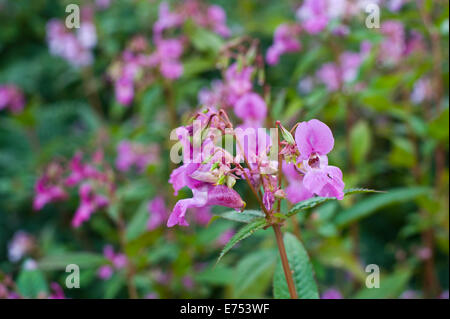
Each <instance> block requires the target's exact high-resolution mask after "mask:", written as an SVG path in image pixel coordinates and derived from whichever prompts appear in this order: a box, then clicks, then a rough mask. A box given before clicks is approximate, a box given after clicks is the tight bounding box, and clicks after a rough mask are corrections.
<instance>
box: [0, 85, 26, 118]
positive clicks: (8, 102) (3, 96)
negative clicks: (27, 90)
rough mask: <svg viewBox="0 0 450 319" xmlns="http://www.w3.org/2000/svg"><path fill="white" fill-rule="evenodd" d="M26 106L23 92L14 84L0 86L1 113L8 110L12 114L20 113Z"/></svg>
mask: <svg viewBox="0 0 450 319" xmlns="http://www.w3.org/2000/svg"><path fill="white" fill-rule="evenodd" d="M24 105H25V97H24V96H23V93H22V90H20V89H19V88H18V87H17V86H15V85H12V84H4V85H0V111H1V110H3V109H6V108H8V109H9V110H10V111H11V112H12V113H16V114H17V113H20V112H22V110H23V107H24Z"/></svg>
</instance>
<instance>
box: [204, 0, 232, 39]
mask: <svg viewBox="0 0 450 319" xmlns="http://www.w3.org/2000/svg"><path fill="white" fill-rule="evenodd" d="M207 15H208V20H209V21H210V24H211V25H212V29H213V31H214V32H216V33H217V34H219V35H221V36H223V37H228V36H230V33H231V32H230V29H228V27H227V25H226V23H227V15H226V13H225V10H223V9H222V7H220V6H218V5H212V6H209V7H208V12H207Z"/></svg>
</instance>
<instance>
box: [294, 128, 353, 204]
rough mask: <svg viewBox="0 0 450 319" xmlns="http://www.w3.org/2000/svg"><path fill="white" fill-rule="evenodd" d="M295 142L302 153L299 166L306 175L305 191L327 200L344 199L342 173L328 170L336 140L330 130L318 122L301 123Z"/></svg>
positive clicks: (304, 179) (333, 169) (336, 169)
mask: <svg viewBox="0 0 450 319" xmlns="http://www.w3.org/2000/svg"><path fill="white" fill-rule="evenodd" d="M295 142H296V144H297V148H298V150H299V152H300V156H299V158H298V161H299V162H298V165H299V167H300V170H301V172H302V173H303V174H304V178H303V185H304V186H305V188H306V190H307V191H309V192H311V193H313V194H316V195H319V196H324V197H336V198H337V199H342V198H343V197H344V186H345V185H344V182H343V181H342V172H341V170H340V169H339V168H338V167H335V166H328V158H327V156H326V155H327V154H328V153H329V152H330V151H331V150H332V149H333V146H334V138H333V134H332V133H331V130H330V128H329V127H328V126H327V125H326V124H324V123H322V122H320V121H318V120H315V119H313V120H310V121H308V122H302V123H300V124H299V125H298V126H297V129H296V131H295Z"/></svg>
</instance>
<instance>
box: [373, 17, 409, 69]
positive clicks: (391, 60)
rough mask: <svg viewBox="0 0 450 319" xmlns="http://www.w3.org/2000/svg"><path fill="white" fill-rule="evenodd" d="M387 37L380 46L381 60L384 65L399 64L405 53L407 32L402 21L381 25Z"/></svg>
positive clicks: (382, 31)
mask: <svg viewBox="0 0 450 319" xmlns="http://www.w3.org/2000/svg"><path fill="white" fill-rule="evenodd" d="M381 33H382V34H383V35H384V36H385V38H384V40H383V42H382V43H381V45H380V54H379V59H380V61H382V63H384V64H397V63H398V62H399V61H400V60H401V58H402V56H403V54H404V52H405V31H404V27H403V24H402V23H401V22H400V21H395V20H388V21H385V22H383V23H382V24H381Z"/></svg>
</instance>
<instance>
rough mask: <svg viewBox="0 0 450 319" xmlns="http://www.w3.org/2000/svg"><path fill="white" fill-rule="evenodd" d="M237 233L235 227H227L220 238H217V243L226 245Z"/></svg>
mask: <svg viewBox="0 0 450 319" xmlns="http://www.w3.org/2000/svg"><path fill="white" fill-rule="evenodd" d="M235 233H236V232H235V231H234V229H227V230H226V231H224V232H223V233H222V234H221V235H220V236H219V238H217V240H216V243H217V245H219V246H225V245H226V244H227V243H228V242H229V241H230V239H231V238H232V237H233V236H234V234H235Z"/></svg>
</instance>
